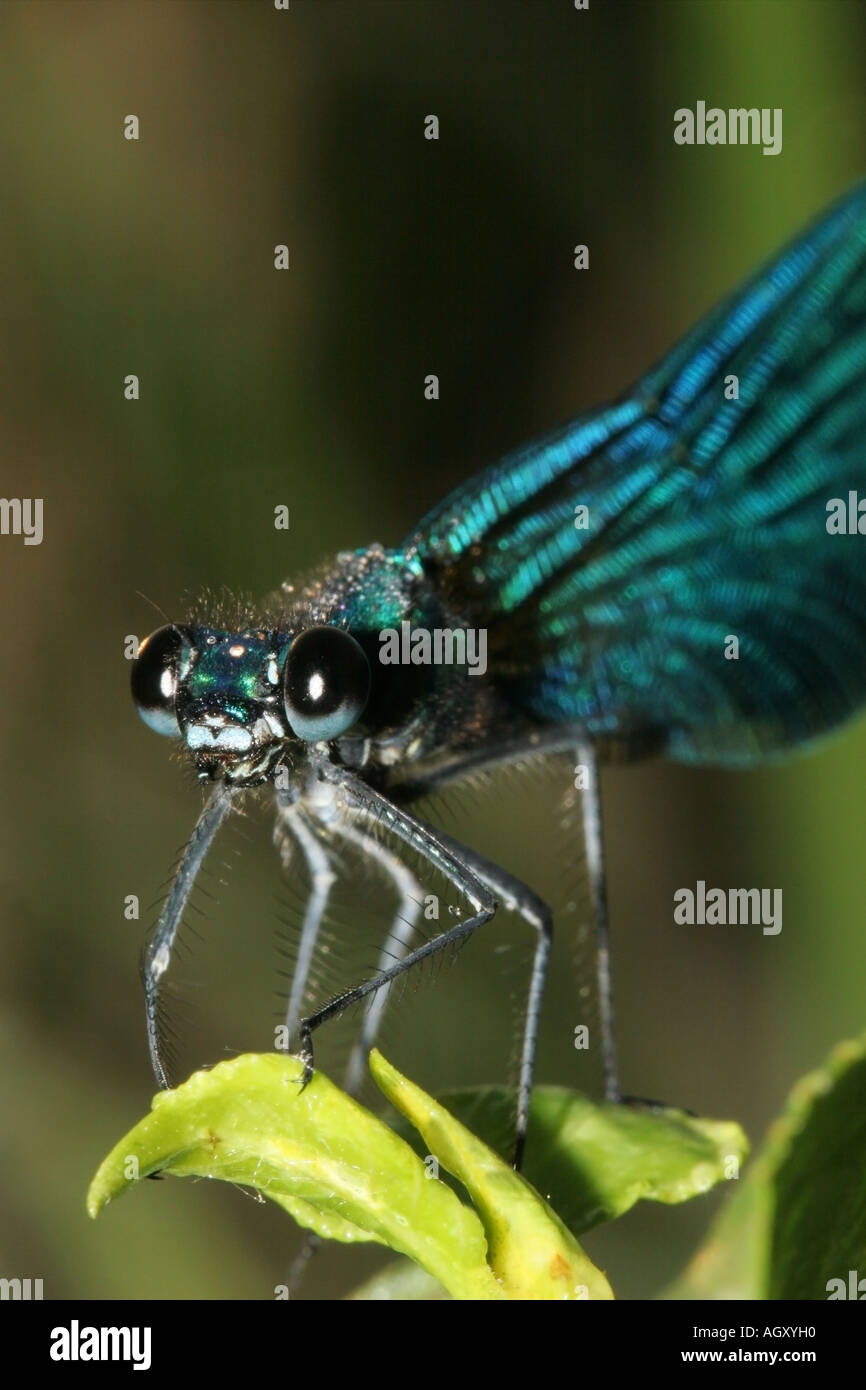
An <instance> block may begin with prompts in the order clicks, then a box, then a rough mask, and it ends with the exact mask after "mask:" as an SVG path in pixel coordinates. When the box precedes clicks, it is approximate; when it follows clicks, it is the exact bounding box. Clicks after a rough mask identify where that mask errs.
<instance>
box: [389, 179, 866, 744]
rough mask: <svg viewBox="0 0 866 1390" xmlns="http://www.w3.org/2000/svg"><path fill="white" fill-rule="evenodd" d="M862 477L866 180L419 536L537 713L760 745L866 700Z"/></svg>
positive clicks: (460, 495) (429, 563)
mask: <svg viewBox="0 0 866 1390" xmlns="http://www.w3.org/2000/svg"><path fill="white" fill-rule="evenodd" d="M732 377H734V378H736V382H737V385H738V399H728V398H727V397H728V396H730V395H732V394H733V385H734V383H732V381H731V378H732ZM850 492H857V493H858V494H859V496H860V497H866V184H862V185H858V187H857V188H856V189H855V190H854V191H853V192H852V193H851V194H849V195H848V196H847V197H846V198H845V199H844V200H842V201H841V202H840V203H838V204H837V205H835V206H834V207H833V208H832V209H831V210H830V211H829V212H828V213H827V214H825V216H824V217H823V218H822V219H821V220H820V221H818V222H817V223H816V224H815V225H814V226H812V227H811V228H810V229H809V230H808V231H807V232H806V233H805V235H803V236H802V237H801V238H800V239H799V240H798V241H796V242H795V243H794V244H793V245H792V246H791V247H790V248H789V249H788V250H786V251H785V252H784V253H783V254H782V255H781V256H780V257H779V258H777V259H776V260H774V261H773V262H771V263H770V264H769V265H767V266H765V267H764V269H763V270H761V271H760V272H759V273H758V274H757V275H756V276H755V278H754V279H753V280H752V281H751V282H749V283H748V284H747V285H746V287H745V288H744V289H742V290H741V291H739V292H738V293H736V294H735V295H734V296H733V297H732V298H731V299H730V300H728V301H727V302H726V303H724V304H722V305H721V306H720V307H719V308H718V309H716V310H715V311H714V312H713V313H712V314H710V316H709V317H708V318H707V319H706V320H705V321H704V322H703V323H702V324H701V325H699V326H698V327H697V328H696V329H694V330H693V331H692V332H691V333H690V334H689V335H688V336H687V337H686V338H685V339H684V340H683V341H682V342H681V343H680V344H679V345H678V346H677V347H676V348H674V349H673V351H671V352H670V353H669V354H668V356H667V357H666V358H665V359H664V360H663V361H662V362H661V363H660V364H659V365H658V366H657V367H656V368H655V370H653V371H652V372H650V373H649V374H648V375H647V376H646V377H645V378H644V379H643V380H642V381H641V382H639V383H638V384H637V386H636V387H634V388H633V389H632V390H631V391H629V392H628V393H627V394H626V395H625V396H624V397H623V398H622V399H621V400H620V401H619V402H617V403H616V404H614V405H612V406H610V407H608V408H606V409H603V410H600V411H598V412H596V413H593V414H591V415H587V416H584V417H582V418H581V419H578V420H577V421H575V422H574V423H572V424H571V425H569V426H567V427H566V428H564V429H562V430H560V431H559V432H558V433H557V434H554V435H552V436H551V437H549V438H547V439H545V440H543V441H542V442H540V443H538V444H535V445H532V446H530V447H529V448H526V449H524V450H522V451H521V452H519V453H516V454H514V455H512V456H510V457H508V458H506V459H505V460H504V461H502V462H501V463H499V464H497V465H495V466H494V467H492V468H490V469H488V470H487V471H486V472H484V473H482V474H481V475H480V476H479V477H478V478H476V479H475V480H473V481H471V482H469V483H468V484H466V485H464V486H463V487H461V488H459V489H458V490H457V491H456V492H454V493H453V494H452V495H451V496H450V497H449V498H447V499H446V501H445V502H444V503H442V504H441V506H439V507H438V508H437V509H436V510H435V511H434V512H432V513H431V514H430V515H428V516H427V517H426V518H425V520H424V521H423V522H422V523H421V525H420V527H419V528H418V529H417V531H416V532H415V533H414V534H413V535H412V536H411V537H410V538H409V540H408V541H407V548H414V549H415V550H416V551H417V554H418V556H419V558H420V559H421V562H422V564H423V566H424V568H425V570H426V572H427V574H428V576H429V578H430V581H431V583H432V584H433V585H434V587H435V588H436V589H437V591H438V592H439V593H440V594H441V596H442V598H443V600H444V601H445V603H446V604H447V605H448V606H449V607H450V608H451V609H452V610H453V611H455V612H457V613H458V614H460V615H461V616H462V618H463V619H464V621H467V622H473V623H475V624H476V625H480V626H486V627H487V629H488V653H489V654H488V661H489V670H490V674H491V675H492V676H496V677H497V678H498V679H500V680H501V681H503V682H504V684H505V685H506V686H507V689H508V696H509V699H510V700H511V701H513V702H515V703H516V704H517V705H518V706H519V707H520V708H522V709H524V710H525V711H526V712H527V713H529V714H530V715H531V716H533V717H534V718H535V719H537V720H540V721H542V722H544V723H553V724H561V723H578V724H580V725H582V726H584V727H585V728H586V729H587V730H588V731H590V732H591V733H593V734H596V735H603V734H605V735H606V734H611V735H623V734H624V735H627V736H629V735H637V736H641V735H642V734H644V733H647V732H649V733H651V734H653V735H654V736H656V737H657V738H658V739H659V740H660V741H661V742H662V744H663V746H664V747H665V748H666V749H667V751H668V753H669V754H670V755H671V756H673V757H677V758H681V759H684V760H688V761H695V762H716V763H727V764H748V763H750V762H752V761H755V760H756V759H758V758H760V757H765V756H768V755H771V754H773V753H775V752H781V751H783V750H784V749H786V748H788V747H791V746H793V745H796V744H798V743H801V742H803V741H804V740H807V739H810V738H813V737H815V736H816V735H818V734H820V733H822V732H823V731H825V730H828V729H830V728H832V727H833V726H834V725H836V724H838V723H839V722H841V721H842V720H843V719H845V718H846V717H847V716H848V715H849V714H851V713H852V712H853V711H854V710H855V709H856V708H857V707H858V706H859V705H860V704H861V703H862V702H863V700H864V698H866V536H860V535H857V534H853V535H851V534H830V532H829V531H828V528H827V522H828V512H827V504H828V502H830V501H831V499H834V498H838V499H841V500H842V501H843V502H844V503H845V505H846V506H847V503H848V497H849V493H850ZM581 506H584V507H586V508H587V513H586V520H587V522H588V524H587V527H586V529H579V528H578V527H576V526H575V520H576V519H577V520H581V519H582V514H580V513H578V514H577V515H576V513H575V508H576V507H581ZM864 529H866V518H864ZM732 638H736V639H737V641H738V647H739V655H738V657H737V658H734V656H733V653H734V650H735V647H734V644H733V643H732V641H731V639H732Z"/></svg>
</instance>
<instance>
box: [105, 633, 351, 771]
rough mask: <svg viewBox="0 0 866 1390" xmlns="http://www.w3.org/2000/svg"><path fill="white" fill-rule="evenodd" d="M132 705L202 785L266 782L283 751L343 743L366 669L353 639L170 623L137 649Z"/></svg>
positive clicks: (133, 671) (319, 634) (341, 634)
mask: <svg viewBox="0 0 866 1390" xmlns="http://www.w3.org/2000/svg"><path fill="white" fill-rule="evenodd" d="M131 683H132V697H133V700H134V701H135V705H136V708H137V709H138V712H139V714H140V715H141V717H142V719H143V720H144V722H145V723H146V724H147V725H148V726H149V727H150V728H151V729H154V730H155V731H156V732H157V733H160V734H166V735H168V736H170V737H173V738H180V739H181V740H182V741H183V744H184V746H185V748H186V750H187V752H189V753H190V755H191V756H192V758H193V760H194V762H195V766H196V771H197V773H198V776H199V778H200V779H201V780H202V781H215V780H217V779H218V778H224V779H225V780H226V781H227V782H230V783H232V784H233V785H236V786H252V785H255V784H256V783H260V782H264V781H267V780H268V779H269V778H270V776H271V775H272V774H273V772H274V770H275V768H276V767H277V765H278V764H279V763H280V761H281V759H282V757H283V754H284V753H285V751H286V748H287V745H289V744H290V743H292V742H294V743H298V742H319V741H321V740H326V741H327V740H331V739H336V738H339V737H340V736H341V735H342V734H344V733H346V732H347V730H349V729H350V728H351V727H352V725H354V724H355V723H356V722H357V721H358V719H359V718H360V717H361V715H362V714H363V712H364V708H365V706H366V704H367V700H368V697H369V693H370V667H369V663H368V660H367V657H366V656H365V654H364V652H363V650H362V649H361V647H360V646H359V644H358V643H357V642H356V641H355V639H354V638H353V637H352V636H351V634H350V633H348V632H346V631H344V630H342V629H340V628H336V627H331V626H328V625H323V624H319V625H315V626H312V627H309V628H307V629H305V630H304V631H301V632H298V633H288V632H285V631H269V630H266V629H254V628H250V629H246V630H243V631H240V632H226V631H219V630H216V629H213V628H207V627H199V626H180V625H177V624H169V625H168V626H166V627H161V628H159V629H158V630H157V631H156V632H154V633H152V634H151V635H150V637H148V638H146V639H145V640H144V641H143V642H142V643H141V644H140V646H139V651H138V657H137V659H136V661H135V664H134V666H133V668H132V682H131Z"/></svg>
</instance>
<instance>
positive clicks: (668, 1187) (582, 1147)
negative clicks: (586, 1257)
mask: <svg viewBox="0 0 866 1390" xmlns="http://www.w3.org/2000/svg"><path fill="white" fill-rule="evenodd" d="M441 1101H442V1104H443V1105H445V1106H447V1108H448V1111H449V1112H450V1114H452V1115H453V1116H455V1117H456V1118H457V1119H459V1120H460V1121H461V1122H462V1123H463V1124H464V1125H466V1126H467V1128H468V1129H470V1130H471V1131H472V1133H473V1134H475V1135H477V1136H478V1137H479V1138H480V1139H482V1140H484V1141H485V1143H487V1144H488V1145H489V1146H490V1147H491V1148H492V1149H493V1150H494V1151H495V1152H497V1153H499V1154H501V1155H503V1156H507V1155H508V1154H509V1152H510V1149H511V1145H512V1143H513V1140H514V1092H513V1091H510V1090H508V1089H507V1088H505V1087H498V1086H488V1087H483V1088H479V1089H476V1090H465V1091H451V1092H448V1093H447V1094H445V1095H443V1096H442V1097H441ZM399 1132H400V1133H402V1134H403V1135H404V1137H405V1138H406V1139H407V1140H408V1142H409V1143H411V1144H413V1146H415V1147H416V1149H417V1147H418V1146H417V1141H416V1140H414V1139H413V1137H412V1135H411V1132H410V1131H409V1129H408V1127H401V1128H400V1129H399ZM747 1153H748V1141H747V1139H746V1136H745V1135H744V1134H743V1131H742V1130H741V1129H740V1126H739V1125H737V1124H734V1123H732V1122H729V1121H722V1120H701V1119H698V1118H696V1117H695V1116H693V1115H688V1114H686V1113H685V1112H684V1111H681V1110H674V1109H660V1108H649V1107H647V1106H631V1105H612V1104H607V1103H596V1102H594V1101H591V1100H588V1099H587V1098H586V1096H582V1095H580V1094H579V1093H578V1092H575V1091H569V1090H566V1089H565V1088H563V1087H560V1086H539V1087H537V1088H536V1090H535V1091H534V1092H533V1095H532V1104H531V1108H530V1118H529V1132H528V1135H527V1140H526V1150H525V1153H524V1161H523V1173H524V1176H525V1177H526V1178H527V1179H528V1180H529V1181H530V1182H531V1183H532V1184H533V1186H534V1187H535V1188H536V1189H537V1190H538V1191H539V1192H541V1193H542V1194H543V1195H544V1197H545V1198H546V1200H547V1201H548V1202H549V1203H550V1205H551V1206H552V1207H553V1208H554V1210H555V1211H556V1212H557V1214H558V1215H559V1216H560V1217H561V1219H562V1221H563V1222H564V1223H565V1225H566V1226H567V1227H568V1228H569V1230H570V1231H571V1232H572V1233H573V1234H574V1235H580V1234H582V1232H584V1231H588V1230H591V1229H592V1228H593V1227H594V1226H598V1225H600V1224H601V1223H602V1222H604V1221H612V1220H613V1219H614V1218H615V1217H617V1216H621V1215H622V1214H623V1212H626V1211H628V1210H629V1208H630V1207H632V1206H634V1204H635V1202H637V1201H639V1200H640V1199H643V1200H644V1201H653V1202H666V1203H675V1202H685V1201H688V1200H689V1198H691V1197H696V1196H699V1195H700V1194H701V1193H703V1192H707V1191H709V1189H710V1188H712V1187H714V1186H715V1185H716V1184H717V1183H719V1182H722V1181H724V1180H725V1178H726V1177H727V1176H728V1175H729V1174H730V1173H731V1171H737V1170H738V1168H739V1165H740V1164H741V1163H742V1161H743V1159H744V1158H745V1156H746V1154H747Z"/></svg>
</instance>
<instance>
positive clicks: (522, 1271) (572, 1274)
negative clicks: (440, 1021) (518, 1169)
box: [370, 1049, 613, 1300]
mask: <svg viewBox="0 0 866 1390" xmlns="http://www.w3.org/2000/svg"><path fill="white" fill-rule="evenodd" d="M370 1070H371V1071H372V1073H373V1076H374V1077H375V1079H376V1082H377V1084H378V1085H379V1086H380V1087H381V1089H382V1090H383V1091H384V1093H385V1095H386V1096H387V1097H388V1099H389V1100H390V1101H391V1103H392V1105H394V1106H396V1108H397V1109H398V1110H400V1111H401V1113H402V1114H404V1115H405V1116H406V1117H407V1118H408V1119H409V1120H411V1122H412V1124H413V1125H414V1127H415V1128H416V1129H417V1130H418V1131H419V1132H420V1134H421V1135H422V1137H423V1139H424V1141H425V1143H426V1144H427V1145H428V1147H429V1151H430V1155H431V1156H432V1157H435V1158H436V1159H437V1160H438V1162H439V1163H441V1164H442V1166H443V1167H445V1168H447V1169H448V1171H449V1173H453V1174H454V1176H455V1177H456V1178H459V1179H460V1181H461V1182H462V1183H463V1185H464V1187H465V1188H466V1189H467V1191H468V1192H469V1194H470V1196H471V1197H472V1200H473V1202H474V1203H475V1207H476V1209H477V1210H478V1212H479V1213H480V1215H481V1220H482V1222H483V1223H484V1229H485V1231H486V1233H487V1240H488V1243H489V1248H490V1256H489V1258H490V1263H491V1266H492V1268H493V1271H494V1273H495V1274H496V1276H497V1278H498V1279H500V1280H501V1282H502V1286H503V1288H504V1289H505V1291H506V1293H507V1295H508V1297H509V1298H516V1299H567V1300H571V1299H579V1298H589V1299H611V1298H613V1293H612V1291H611V1288H610V1285H609V1284H608V1282H607V1279H606V1278H605V1277H604V1275H603V1274H602V1272H601V1271H600V1270H599V1269H596V1267H595V1265H594V1264H593V1263H592V1262H591V1260H590V1259H589V1258H588V1257H587V1256H586V1255H585V1254H584V1252H583V1251H582V1250H581V1248H580V1246H579V1245H578V1243H577V1241H576V1240H575V1239H574V1238H573V1236H572V1235H571V1234H570V1232H569V1231H568V1229H567V1228H566V1227H565V1226H564V1225H563V1223H562V1222H561V1221H560V1219H559V1217H558V1216H557V1215H556V1213H555V1212H554V1211H553V1210H552V1209H551V1208H550V1207H549V1206H547V1204H546V1203H545V1202H543V1201H542V1200H541V1198H540V1197H539V1195H538V1193H537V1192H536V1191H535V1190H534V1189H533V1188H532V1187H530V1185H529V1183H528V1182H527V1180H526V1179H525V1178H524V1177H522V1176H521V1175H520V1174H519V1173H515V1172H514V1171H513V1169H511V1168H509V1167H508V1165H507V1164H506V1163H504V1162H503V1161H502V1159H501V1158H498V1157H497V1155H496V1154H495V1153H494V1152H493V1150H492V1149H490V1148H488V1147H487V1145H486V1144H483V1143H482V1142H481V1140H480V1139H476V1137H475V1135H474V1134H471V1133H470V1131H469V1130H468V1129H466V1128H465V1126H464V1125H462V1124H460V1123H459V1121H457V1120H455V1119H454V1118H453V1116H452V1115H450V1114H449V1112H448V1111H447V1110H445V1109H444V1107H443V1106H441V1105H440V1104H438V1103H437V1102H436V1101H435V1100H432V1099H431V1098H430V1096H428V1095H425V1093H424V1092H423V1091H422V1090H420V1089H419V1088H418V1087H417V1086H414V1085H413V1084H412V1082H411V1081H407V1080H406V1078H405V1077H403V1076H401V1075H400V1073H399V1072H398V1071H396V1070H395V1068H394V1067H392V1066H391V1065H390V1064H389V1063H388V1062H386V1061H385V1059H384V1057H382V1055H381V1053H379V1052H377V1051H376V1050H375V1049H374V1050H373V1052H372V1053H371V1054H370Z"/></svg>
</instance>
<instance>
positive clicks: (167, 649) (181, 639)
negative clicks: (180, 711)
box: [130, 626, 194, 738]
mask: <svg viewBox="0 0 866 1390" xmlns="http://www.w3.org/2000/svg"><path fill="white" fill-rule="evenodd" d="M193 651H194V647H193V641H192V634H191V633H190V632H189V631H188V630H187V629H186V628H183V627H174V626H172V627H160V628H157V630H156V632H152V633H151V634H150V636H149V637H145V639H144V641H143V642H142V643H140V645H139V648H138V656H137V658H136V660H135V661H134V662H133V666H132V674H131V676H130V684H131V686H132V698H133V700H134V701H135V708H136V709H137V710H138V712H139V714H140V715H141V717H142V719H143V720H144V722H145V724H147V725H148V727H149V728H151V729H153V730H154V732H155V733H157V734H166V735H168V737H169V738H177V737H178V735H179V734H180V727H179V725H178V722H177V715H176V713H175V700H176V698H177V691H178V686H179V684H180V682H181V681H182V680H183V679H184V677H185V676H186V675H187V674H188V673H189V670H190V667H191V666H192V656H193Z"/></svg>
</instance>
